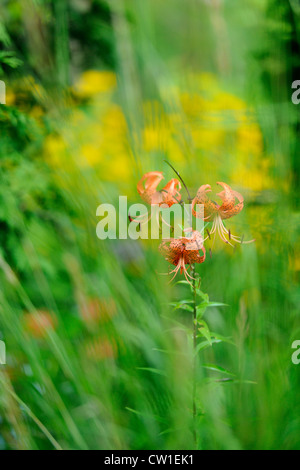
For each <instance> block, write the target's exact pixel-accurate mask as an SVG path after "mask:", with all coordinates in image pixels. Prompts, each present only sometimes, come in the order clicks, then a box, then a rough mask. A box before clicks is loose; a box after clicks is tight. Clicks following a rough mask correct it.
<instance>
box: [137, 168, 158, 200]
mask: <svg viewBox="0 0 300 470" xmlns="http://www.w3.org/2000/svg"><path fill="white" fill-rule="evenodd" d="M163 179H164V176H163V174H162V172H161V171H150V172H149V173H146V174H145V175H144V176H143V177H142V179H141V180H140V181H139V182H138V184H137V190H138V193H139V195H140V196H141V198H142V199H143V200H144V201H145V202H147V203H148V204H159V203H160V202H162V200H163V197H162V195H161V194H160V193H159V192H158V191H156V188H157V186H158V185H159V183H160V182H161V181H162V180H163Z"/></svg>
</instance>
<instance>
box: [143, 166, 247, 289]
mask: <svg viewBox="0 0 300 470" xmlns="http://www.w3.org/2000/svg"><path fill="white" fill-rule="evenodd" d="M163 179H164V176H163V173H162V172H160V171H152V172H149V173H146V174H145V175H144V176H143V177H142V179H141V180H140V181H139V183H138V185H137V190H138V193H139V194H140V196H141V198H142V199H143V200H144V201H145V202H147V203H148V204H150V205H159V206H160V205H163V204H166V205H168V206H169V207H171V206H172V205H173V204H180V203H182V196H181V194H180V190H181V183H180V181H179V180H178V179H175V178H174V179H171V180H170V181H169V182H168V183H167V184H166V185H165V186H164V187H163V188H162V189H160V190H158V189H157V188H158V186H159V184H160V182H161V181H162V180H163ZM217 184H218V185H219V186H221V187H222V188H223V190H222V191H221V192H219V193H218V194H217V196H218V197H219V198H220V199H221V201H222V203H221V204H218V203H217V202H215V201H213V200H211V199H210V198H209V196H208V193H209V192H211V191H212V190H211V186H210V185H209V184H204V185H202V186H200V188H199V190H198V191H197V194H196V196H195V198H194V199H193V200H192V214H193V216H194V217H196V218H199V217H201V218H202V219H203V220H204V221H206V222H208V223H211V224H212V227H211V230H210V231H209V230H208V229H207V236H206V238H204V236H203V234H201V233H200V232H198V231H196V230H193V229H192V228H191V229H190V230H189V231H190V233H189V236H187V237H180V238H171V239H169V240H164V241H163V242H162V243H161V244H160V246H159V251H160V253H161V254H162V255H163V256H164V258H165V259H166V261H168V262H169V263H171V264H173V265H175V269H173V270H172V271H171V272H170V273H169V274H173V277H172V279H171V281H172V280H173V279H174V277H175V276H176V275H177V273H178V272H180V274H182V273H183V274H184V276H185V278H186V280H187V281H188V282H190V281H189V280H188V278H190V279H193V278H192V276H191V275H190V274H189V273H188V271H187V269H188V268H190V267H191V266H192V265H194V264H196V263H199V264H201V263H203V262H204V261H205V258H206V252H205V248H204V243H205V241H206V240H207V239H208V238H209V239H210V238H211V236H213V237H214V238H215V236H216V234H218V236H219V238H220V239H221V240H222V242H224V243H226V244H229V245H230V246H234V243H240V244H241V243H243V242H244V241H243V237H238V236H236V235H233V234H232V233H231V231H230V230H228V229H227V228H226V227H225V225H224V222H223V221H224V220H225V219H229V218H230V217H233V216H234V215H237V214H239V213H240V212H241V210H242V209H243V207H244V198H243V196H242V195H241V194H240V193H238V192H237V191H235V190H233V189H232V188H231V187H230V186H229V185H228V184H226V183H223V182H218V183H217ZM198 205H202V206H203V208H204V212H203V211H202V212H198V211H197V207H199V206H198ZM252 241H254V240H251V241H247V242H244V243H251V242H252Z"/></svg>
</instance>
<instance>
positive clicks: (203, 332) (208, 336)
mask: <svg viewBox="0 0 300 470" xmlns="http://www.w3.org/2000/svg"><path fill="white" fill-rule="evenodd" d="M197 323H198V325H199V326H200V328H199V329H198V330H199V331H200V333H201V335H200V337H201V336H204V338H206V339H207V341H208V342H209V344H210V345H211V344H212V342H211V334H210V330H209V327H208V325H207V323H206V322H205V321H203V320H201V321H200V322H199V321H198V322H197Z"/></svg>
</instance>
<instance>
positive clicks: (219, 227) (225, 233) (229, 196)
mask: <svg viewBox="0 0 300 470" xmlns="http://www.w3.org/2000/svg"><path fill="white" fill-rule="evenodd" d="M217 184H218V185H220V186H222V188H223V191H221V192H220V193H218V194H217V196H219V198H220V199H221V200H222V204H221V205H219V204H217V203H216V202H214V201H212V200H210V199H209V197H208V195H207V193H209V192H211V186H210V185H209V184H204V185H202V186H201V187H200V188H199V190H198V192H197V195H196V197H195V199H194V200H193V202H192V212H193V215H194V216H195V217H201V215H200V213H197V211H196V210H195V205H196V204H203V205H204V218H203V220H207V221H209V222H212V223H213V225H212V230H211V231H210V232H208V237H206V239H205V240H207V238H210V235H211V234H212V235H213V234H216V233H218V235H219V237H220V239H221V240H222V241H223V242H224V243H228V244H229V245H231V246H233V245H232V243H230V240H232V241H233V242H236V243H251V242H253V241H254V240H250V241H246V242H244V241H243V237H237V236H235V235H232V234H231V232H230V230H227V228H226V227H225V225H224V222H223V220H225V219H229V218H230V217H233V216H234V215H237V214H239V213H240V212H241V210H242V209H243V207H244V198H243V196H242V195H241V194H240V193H238V192H237V191H234V190H233V189H232V188H231V187H230V186H229V185H228V184H226V183H222V182H218V183H217ZM236 200H237V201H238V202H237V203H236ZM226 237H228V239H227V238H226Z"/></svg>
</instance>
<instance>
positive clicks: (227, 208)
mask: <svg viewBox="0 0 300 470" xmlns="http://www.w3.org/2000/svg"><path fill="white" fill-rule="evenodd" d="M217 184H218V185H220V186H222V187H223V188H224V189H223V191H221V192H220V193H218V194H217V196H219V198H220V199H222V202H223V203H222V205H221V206H220V207H219V210H218V211H219V214H220V216H221V218H222V219H229V218H230V217H232V216H234V215H236V214H238V213H239V212H241V210H242V209H243V207H244V198H243V196H242V195H241V194H240V193H238V192H237V191H234V190H233V189H232V188H231V187H230V186H229V185H228V184H226V183H222V182H218V183H217ZM236 199H237V200H238V204H236V203H235V202H236Z"/></svg>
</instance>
